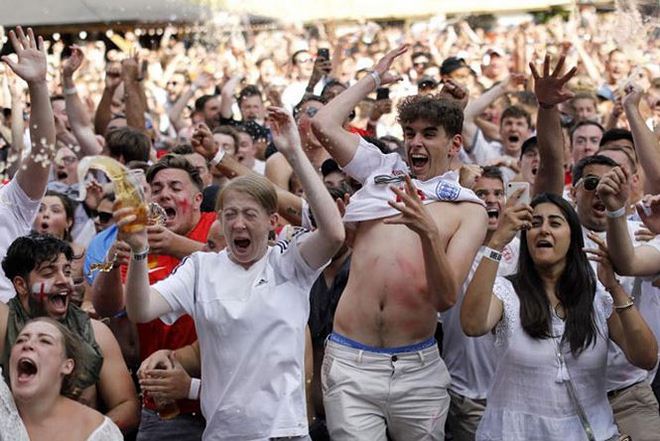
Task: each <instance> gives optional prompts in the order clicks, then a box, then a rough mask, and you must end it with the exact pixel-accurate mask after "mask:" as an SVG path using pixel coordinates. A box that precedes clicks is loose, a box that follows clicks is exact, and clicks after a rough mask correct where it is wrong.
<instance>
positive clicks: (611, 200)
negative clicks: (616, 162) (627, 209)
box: [596, 167, 630, 211]
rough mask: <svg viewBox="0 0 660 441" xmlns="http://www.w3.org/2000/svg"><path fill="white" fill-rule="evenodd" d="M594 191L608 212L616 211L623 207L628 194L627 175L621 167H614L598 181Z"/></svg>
mask: <svg viewBox="0 0 660 441" xmlns="http://www.w3.org/2000/svg"><path fill="white" fill-rule="evenodd" d="M596 191H597V192H598V197H599V198H600V199H601V200H602V201H603V204H605V207H606V208H607V209H608V210H609V211H615V210H618V209H619V208H621V207H623V206H625V204H626V201H627V200H628V195H629V193H630V188H629V187H628V173H626V171H625V170H624V169H623V168H621V167H614V168H613V169H612V170H610V171H609V172H607V173H606V174H605V175H604V176H603V177H602V178H601V179H600V182H599V183H598V187H596Z"/></svg>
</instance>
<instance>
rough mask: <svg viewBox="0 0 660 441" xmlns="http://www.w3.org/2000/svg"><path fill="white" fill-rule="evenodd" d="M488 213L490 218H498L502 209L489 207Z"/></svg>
mask: <svg viewBox="0 0 660 441" xmlns="http://www.w3.org/2000/svg"><path fill="white" fill-rule="evenodd" d="M486 213H488V219H497V218H499V217H500V210H498V209H497V208H487V209H486Z"/></svg>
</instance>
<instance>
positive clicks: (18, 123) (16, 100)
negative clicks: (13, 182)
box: [6, 70, 25, 177]
mask: <svg viewBox="0 0 660 441" xmlns="http://www.w3.org/2000/svg"><path fill="white" fill-rule="evenodd" d="M6 75H7V79H8V80H9V93H10V94H11V146H10V147H9V153H8V154H7V172H8V173H9V176H10V177H13V176H14V175H15V174H16V172H17V171H18V167H19V166H20V165H21V158H22V157H23V149H25V141H24V139H23V133H24V132H25V122H24V120H23V111H24V109H25V105H24V103H23V93H22V90H23V88H22V87H20V86H19V85H18V78H16V75H14V74H13V73H11V71H9V70H7V73H6ZM12 159H13V160H12Z"/></svg>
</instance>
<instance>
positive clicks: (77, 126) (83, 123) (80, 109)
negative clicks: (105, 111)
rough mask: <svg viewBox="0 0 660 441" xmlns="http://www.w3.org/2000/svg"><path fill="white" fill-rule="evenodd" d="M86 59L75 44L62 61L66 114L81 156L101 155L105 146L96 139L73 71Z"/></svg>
mask: <svg viewBox="0 0 660 441" xmlns="http://www.w3.org/2000/svg"><path fill="white" fill-rule="evenodd" d="M84 59H85V55H84V54H83V51H82V49H80V47H78V46H76V45H74V46H72V47H71V56H70V57H69V58H68V59H66V60H65V61H64V62H63V63H62V86H63V89H64V100H65V103H66V114H67V116H68V117H69V125H70V126H71V130H72V131H73V135H74V136H75V137H76V140H78V144H79V145H80V156H91V155H100V154H101V151H102V150H103V147H102V146H101V144H99V142H98V140H97V139H96V134H95V133H94V126H93V125H92V120H91V119H90V117H89V115H88V114H87V109H86V108H85V104H84V103H83V102H82V100H81V99H80V96H79V95H78V90H77V89H76V84H75V83H74V81H73V73H74V72H75V71H76V70H78V68H79V67H80V65H81V64H82V62H83V61H84Z"/></svg>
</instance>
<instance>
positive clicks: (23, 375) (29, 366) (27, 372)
mask: <svg viewBox="0 0 660 441" xmlns="http://www.w3.org/2000/svg"><path fill="white" fill-rule="evenodd" d="M38 371H39V369H38V368H37V364H36V363H35V362H34V361H32V360H30V359H29V358H26V357H23V358H20V359H19V360H18V365H17V366H16V372H17V373H18V379H19V380H20V381H28V380H30V379H31V378H32V377H34V376H35V375H37V372H38Z"/></svg>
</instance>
